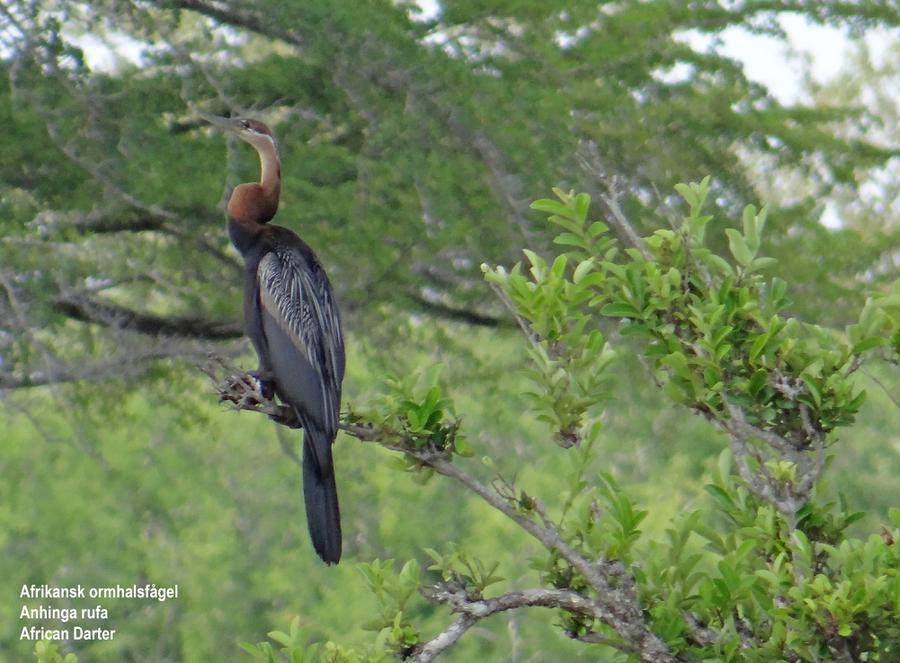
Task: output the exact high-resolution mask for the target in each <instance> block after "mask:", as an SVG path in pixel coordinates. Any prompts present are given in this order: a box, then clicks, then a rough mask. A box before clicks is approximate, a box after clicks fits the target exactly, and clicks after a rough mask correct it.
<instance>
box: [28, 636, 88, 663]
mask: <svg viewBox="0 0 900 663" xmlns="http://www.w3.org/2000/svg"><path fill="white" fill-rule="evenodd" d="M34 658H35V662H36V663H78V657H77V656H76V655H75V654H72V653H69V654H66V655H65V656H63V655H62V654H60V653H59V647H58V646H57V645H55V644H54V643H52V642H49V641H46V640H44V641H42V642H38V643H37V644H36V645H35V646H34Z"/></svg>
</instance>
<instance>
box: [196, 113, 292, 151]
mask: <svg viewBox="0 0 900 663" xmlns="http://www.w3.org/2000/svg"><path fill="white" fill-rule="evenodd" d="M200 117H201V118H203V119H204V120H206V121H207V122H209V123H210V124H211V125H213V126H216V127H220V128H222V129H225V130H226V131H230V132H231V133H233V134H235V135H236V136H237V137H238V138H240V139H241V140H243V141H245V142H247V143H250V144H251V145H252V146H253V147H255V148H256V150H257V151H258V152H260V153H261V154H262V153H265V152H267V151H269V150H272V151H273V152H274V153H275V154H277V153H278V146H277V145H276V144H275V137H274V136H273V135H272V130H271V129H269V127H267V126H266V125H265V124H263V123H262V122H260V121H259V120H250V119H247V118H243V117H219V116H218V115H206V114H204V113H201V114H200Z"/></svg>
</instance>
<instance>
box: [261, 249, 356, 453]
mask: <svg viewBox="0 0 900 663" xmlns="http://www.w3.org/2000/svg"><path fill="white" fill-rule="evenodd" d="M257 275H258V277H259V281H258V282H259V290H260V292H259V295H260V296H259V301H260V308H261V311H260V312H261V314H262V318H263V329H264V330H265V333H266V339H267V343H268V345H269V355H270V360H271V363H272V370H273V372H274V373H275V382H276V387H277V388H278V389H279V391H280V392H281V393H280V396H281V397H282V399H284V400H286V401H287V402H289V403H290V404H291V405H294V406H295V407H298V408H301V409H302V410H304V413H305V414H306V415H309V416H312V417H314V418H315V419H316V421H317V423H318V424H319V425H320V426H322V427H323V429H324V430H325V431H327V432H328V433H329V434H330V435H331V436H332V437H333V436H334V433H335V432H336V431H337V419H338V413H339V410H340V402H341V380H342V379H343V377H344V341H343V337H342V335H341V322H340V317H339V315H338V310H337V305H336V304H335V301H334V294H333V293H332V290H331V284H330V283H329V282H328V278H327V277H326V275H325V271H324V270H323V269H322V267H321V266H320V265H319V264H318V262H317V261H316V260H315V259H314V258H313V259H311V260H309V259H307V258H306V257H305V256H304V255H302V254H301V253H300V252H299V251H297V250H293V249H290V248H281V247H278V248H276V249H274V250H272V251H270V252H269V253H267V254H266V255H265V256H264V257H263V258H262V260H260V262H259V268H258V270H257Z"/></svg>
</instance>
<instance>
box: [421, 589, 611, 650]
mask: <svg viewBox="0 0 900 663" xmlns="http://www.w3.org/2000/svg"><path fill="white" fill-rule="evenodd" d="M424 594H425V597H426V598H427V599H428V600H430V601H432V602H434V603H441V604H444V605H447V606H449V607H450V609H451V610H453V612H456V613H460V617H459V618H457V619H456V620H455V621H454V622H453V623H451V624H450V625H449V626H448V627H447V628H445V629H444V630H443V631H441V632H440V633H438V634H437V635H436V636H434V637H433V638H432V639H431V640H428V641H427V642H425V643H422V644H420V645H419V646H418V647H416V649H415V650H414V651H413V653H412V655H411V656H410V657H409V658H408V659H407V660H409V661H410V662H411V663H428V662H429V661H433V660H434V659H435V658H437V657H438V656H439V655H440V654H441V653H443V652H444V650H446V649H448V648H449V647H451V646H452V645H453V644H455V643H456V641H457V640H459V638H460V637H462V635H463V634H464V633H465V632H466V631H467V630H468V629H469V628H471V627H472V626H474V625H475V624H477V623H478V622H479V621H481V620H482V619H486V618H487V617H490V616H491V615H494V614H496V613H498V612H504V611H507V610H517V609H519V608H531V607H541V608H559V609H562V610H566V611H567V612H572V613H576V614H579V615H584V616H588V617H595V616H596V615H595V612H596V606H595V604H594V602H593V601H591V600H589V599H586V598H585V597H583V596H581V595H580V594H577V593H575V592H573V591H570V590H565V589H526V590H524V591H519V592H508V593H506V594H501V595H500V596H497V597H494V598H491V599H481V598H478V599H473V598H472V597H471V596H469V595H468V594H467V592H465V590H463V589H462V588H457V587H453V586H451V585H437V586H435V587H433V588H431V589H430V590H429V591H427V592H425V593H424ZM604 644H611V643H607V642H604Z"/></svg>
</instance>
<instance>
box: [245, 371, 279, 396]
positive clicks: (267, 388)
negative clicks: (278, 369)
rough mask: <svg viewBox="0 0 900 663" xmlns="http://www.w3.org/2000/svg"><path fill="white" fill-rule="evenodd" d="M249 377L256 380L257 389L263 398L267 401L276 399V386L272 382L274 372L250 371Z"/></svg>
mask: <svg viewBox="0 0 900 663" xmlns="http://www.w3.org/2000/svg"><path fill="white" fill-rule="evenodd" d="M248 375H250V377H252V378H253V379H254V380H256V386H257V389H259V393H260V394H262V397H263V398H265V399H266V400H267V401H270V400H272V399H273V398H275V385H274V383H273V382H272V378H273V377H274V375H272V371H263V370H258V371H250V372H249V373H248Z"/></svg>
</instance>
